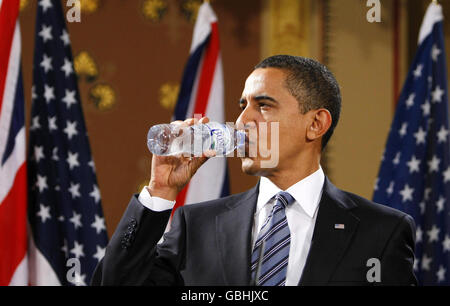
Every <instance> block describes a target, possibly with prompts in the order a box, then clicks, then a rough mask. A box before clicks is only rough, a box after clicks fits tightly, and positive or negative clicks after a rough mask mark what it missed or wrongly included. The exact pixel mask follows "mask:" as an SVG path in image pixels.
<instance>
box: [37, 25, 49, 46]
mask: <svg viewBox="0 0 450 306" xmlns="http://www.w3.org/2000/svg"><path fill="white" fill-rule="evenodd" d="M38 35H39V36H41V37H42V39H43V40H44V43H45V42H46V41H47V40H52V39H53V36H52V27H51V26H48V27H47V26H46V25H45V24H43V25H42V30H41V31H40V32H39V34H38Z"/></svg>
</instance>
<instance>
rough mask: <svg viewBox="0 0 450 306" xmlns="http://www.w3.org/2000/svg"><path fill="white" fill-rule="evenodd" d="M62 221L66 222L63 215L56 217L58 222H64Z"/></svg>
mask: <svg viewBox="0 0 450 306" xmlns="http://www.w3.org/2000/svg"><path fill="white" fill-rule="evenodd" d="M64 220H66V218H64V216H63V215H61V216H59V217H58V221H60V222H64Z"/></svg>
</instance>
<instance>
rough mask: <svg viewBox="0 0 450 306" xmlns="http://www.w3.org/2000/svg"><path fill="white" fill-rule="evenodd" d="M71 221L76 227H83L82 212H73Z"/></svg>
mask: <svg viewBox="0 0 450 306" xmlns="http://www.w3.org/2000/svg"><path fill="white" fill-rule="evenodd" d="M69 221H70V222H72V223H73V226H75V229H77V228H79V227H82V225H81V214H77V213H76V212H73V217H72V218H70V219H69Z"/></svg>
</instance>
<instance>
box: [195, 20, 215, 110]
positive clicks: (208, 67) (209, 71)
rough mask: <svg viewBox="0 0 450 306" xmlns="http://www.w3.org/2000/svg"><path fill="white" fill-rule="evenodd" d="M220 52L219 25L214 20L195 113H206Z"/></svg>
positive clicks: (204, 59)
mask: <svg viewBox="0 0 450 306" xmlns="http://www.w3.org/2000/svg"><path fill="white" fill-rule="evenodd" d="M219 52H220V45H219V30H218V27H217V22H214V23H212V24H211V37H210V41H209V43H208V46H207V47H206V50H205V55H204V57H203V65H202V70H201V74H200V79H199V82H198V89H197V98H196V100H195V108H194V114H202V116H204V115H205V112H206V107H207V106H208V98H209V94H210V92H211V84H212V82H213V78H214V71H215V70H216V65H217V58H218V57H219Z"/></svg>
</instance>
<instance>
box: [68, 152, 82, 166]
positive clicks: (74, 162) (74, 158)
mask: <svg viewBox="0 0 450 306" xmlns="http://www.w3.org/2000/svg"><path fill="white" fill-rule="evenodd" d="M68 155H69V156H68V157H67V159H66V161H67V163H69V168H70V170H72V169H73V168H74V167H77V166H79V165H80V163H79V162H78V153H72V152H70V151H69V152H68Z"/></svg>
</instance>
